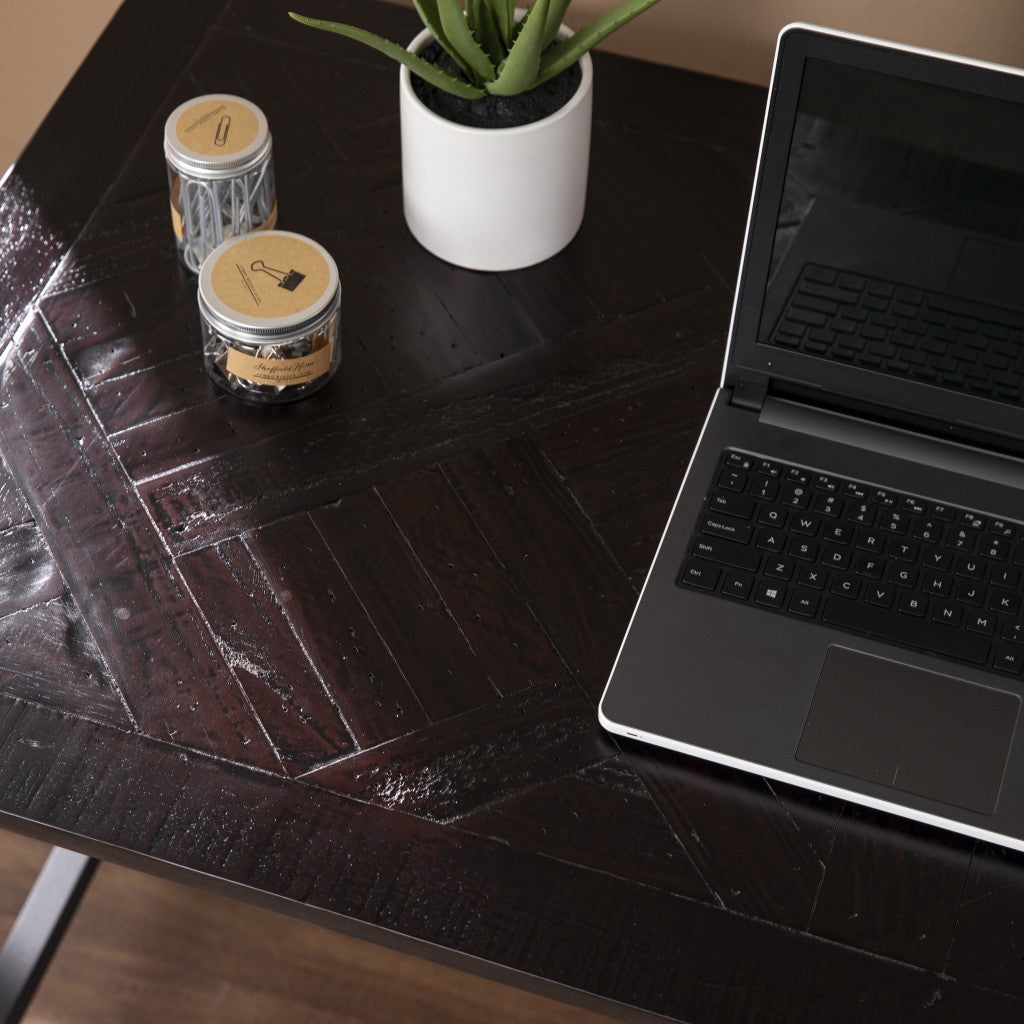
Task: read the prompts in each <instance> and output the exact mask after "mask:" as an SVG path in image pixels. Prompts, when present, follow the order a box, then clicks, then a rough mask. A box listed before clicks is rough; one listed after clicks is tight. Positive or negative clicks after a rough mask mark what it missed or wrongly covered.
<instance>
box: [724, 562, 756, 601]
mask: <svg viewBox="0 0 1024 1024" xmlns="http://www.w3.org/2000/svg"><path fill="white" fill-rule="evenodd" d="M753 587H754V574H753V573H749V572H739V571H737V570H736V569H729V570H727V571H726V573H725V578H724V579H723V580H722V593H723V594H725V596H726V597H735V598H736V599H737V600H739V601H746V600H747V598H749V597H750V591H751V590H752V589H753Z"/></svg>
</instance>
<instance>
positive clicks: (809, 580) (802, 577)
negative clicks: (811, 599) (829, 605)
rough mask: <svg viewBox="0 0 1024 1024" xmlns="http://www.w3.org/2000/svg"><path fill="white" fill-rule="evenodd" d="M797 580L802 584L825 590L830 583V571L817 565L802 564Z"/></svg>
mask: <svg viewBox="0 0 1024 1024" xmlns="http://www.w3.org/2000/svg"><path fill="white" fill-rule="evenodd" d="M796 581H797V583H799V584H800V585H801V586H804V587H812V588H813V589H814V590H824V589H825V584H826V583H828V573H827V572H826V571H825V570H824V569H822V568H821V567H820V566H817V565H802V566H800V568H799V570H797V574H796Z"/></svg>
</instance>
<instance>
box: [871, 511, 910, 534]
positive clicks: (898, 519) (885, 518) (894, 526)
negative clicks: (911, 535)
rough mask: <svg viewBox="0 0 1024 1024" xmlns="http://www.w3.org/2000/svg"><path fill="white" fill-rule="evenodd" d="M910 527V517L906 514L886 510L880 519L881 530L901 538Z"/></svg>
mask: <svg viewBox="0 0 1024 1024" xmlns="http://www.w3.org/2000/svg"><path fill="white" fill-rule="evenodd" d="M909 525H910V516H908V515H907V513H906V512H893V511H889V510H885V511H883V512H882V515H881V516H880V517H879V519H878V526H879V529H882V530H887V531H888V532H889V533H898V534H900V535H901V536H902V535H903V534H905V533H906V532H907V527H908V526H909Z"/></svg>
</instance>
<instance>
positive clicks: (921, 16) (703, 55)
mask: <svg viewBox="0 0 1024 1024" xmlns="http://www.w3.org/2000/svg"><path fill="white" fill-rule="evenodd" d="M393 2H398V3H401V2H408V0H393ZM616 2H617V0H573V2H572V4H571V6H570V8H569V17H568V19H567V20H568V22H569V24H570V25H572V26H573V27H574V28H579V27H580V26H581V25H584V24H586V22H588V21H589V20H590V19H591V18H593V17H595V16H596V15H598V14H600V13H602V12H603V11H607V10H609V9H610V8H612V7H614V6H615V5H616ZM791 21H809V22H812V23H813V24H816V25H825V26H827V27H829V28H837V29H843V30H844V31H846V32H860V33H863V34H865V35H874V36H881V37H882V38H884V39H892V40H895V41H896V42H902V43H910V44H912V45H915V46H924V47H927V48H930V49H933V50H944V51H948V52H951V53H959V54H962V55H963V56H967V57H975V58H979V59H981V60H990V61H995V62H997V63H1001V64H1011V65H1013V66H1015V67H1019V66H1022V65H1024V0H661V2H660V3H659V4H657V5H656V6H655V7H652V8H651V9H650V10H649V11H647V12H645V13H644V14H642V15H641V16H640V17H639V18H637V19H636V20H635V21H633V22H631V23H630V24H629V25H627V26H626V27H625V28H623V29H620V30H619V31H618V32H617V33H615V35H614V36H612V37H611V38H610V39H609V40H608V41H607V42H606V43H605V44H604V48H605V49H608V50H612V51H614V52H616V53H626V54H629V55H631V56H635V57H644V58H646V59H647V60H655V61H658V62H660V63H662V64H676V65H678V66H680V67H686V68H693V69H695V70H697V71H708V72H710V73H712V74H716V75H724V76H726V77H727V78H739V79H742V80H744V81H748V82H760V83H762V84H767V82H768V76H769V74H770V73H771V64H772V56H773V53H774V47H775V37H776V35H778V32H779V29H781V28H782V27H783V26H784V25H788V24H789V23H790V22H791Z"/></svg>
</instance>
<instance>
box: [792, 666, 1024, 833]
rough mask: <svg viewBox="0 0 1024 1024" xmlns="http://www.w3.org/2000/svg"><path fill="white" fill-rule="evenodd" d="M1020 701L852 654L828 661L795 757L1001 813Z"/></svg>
mask: <svg viewBox="0 0 1024 1024" xmlns="http://www.w3.org/2000/svg"><path fill="white" fill-rule="evenodd" d="M1019 710H1020V698H1019V697H1018V696H1017V695H1016V694H1014V693H1007V692H1006V691H1004V690H994V689H991V688H990V687H987V686H979V685H977V684H975V683H970V682H967V681H966V680H963V679H955V678H954V677H952V676H947V675H940V674H939V673H937V672H928V671H926V670H924V669H921V668H915V667H914V666H912V665H904V664H901V663H900V662H897V661H889V660H888V659H885V658H876V657H874V656H872V655H869V654H862V653H860V652H859V651H851V650H848V649H846V648H845V647H830V648H829V649H828V653H827V654H826V656H825V664H824V665H823V666H822V669H821V675H820V676H819V677H818V685H817V688H816V689H815V691H814V699H813V701H812V702H811V709H810V711H809V712H808V714H807V721H806V722H805V723H804V731H803V736H802V737H801V739H800V746H799V747H798V748H797V753H796V756H797V759H798V760H800V761H804V762H806V763H808V764H813V765H817V766H818V767H820V768H829V769H832V770H833V771H837V772H843V773H844V774H846V775H853V776H856V777H857V778H860V779H864V780H866V781H868V782H877V783H879V784H881V785H883V786H889V787H892V788H893V789H899V790H903V791H904V792H907V793H915V794H917V795H918V796H923V797H928V798H929V799H932V800H941V801H942V802H943V803H947V804H953V805H955V806H957V807H963V808H966V809H967V810H970V811H978V812H980V813H982V814H991V813H992V811H993V810H995V806H996V799H997V798H998V796H999V787H1000V785H1001V783H1002V780H1003V770H1004V769H1005V767H1006V758H1007V754H1008V752H1009V749H1010V742H1011V740H1012V739H1013V730H1014V727H1015V726H1016V724H1017V713H1018V711H1019Z"/></svg>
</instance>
